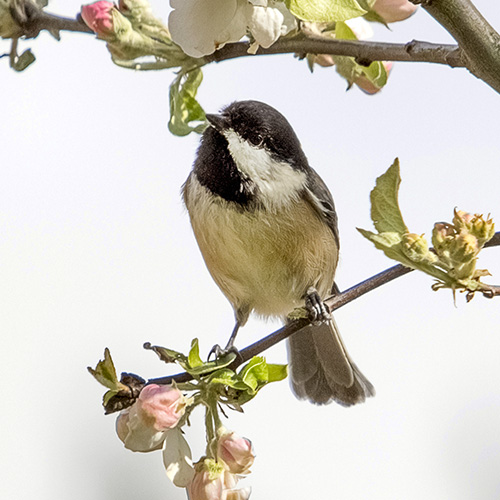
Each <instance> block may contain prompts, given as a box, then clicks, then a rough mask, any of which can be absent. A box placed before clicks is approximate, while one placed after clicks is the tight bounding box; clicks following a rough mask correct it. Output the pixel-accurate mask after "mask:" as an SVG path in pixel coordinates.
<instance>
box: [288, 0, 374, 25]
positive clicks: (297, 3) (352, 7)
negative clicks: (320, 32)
mask: <svg viewBox="0 0 500 500" xmlns="http://www.w3.org/2000/svg"><path fill="white" fill-rule="evenodd" d="M285 3H286V6H287V7H288V9H289V10H290V12H291V13H292V14H293V15H294V16H296V17H298V18H299V19H302V20H303V21H313V22H335V21H346V20H347V19H352V18H353V17H359V16H362V15H363V14H366V10H364V9H363V8H362V7H361V5H359V3H358V2H357V1H356V0H285Z"/></svg>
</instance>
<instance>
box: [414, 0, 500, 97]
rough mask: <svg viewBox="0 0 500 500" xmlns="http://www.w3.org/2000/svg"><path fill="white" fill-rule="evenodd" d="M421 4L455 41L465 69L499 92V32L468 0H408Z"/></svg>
mask: <svg viewBox="0 0 500 500" xmlns="http://www.w3.org/2000/svg"><path fill="white" fill-rule="evenodd" d="M410 1H411V2H413V3H415V4H421V5H422V8H423V9H425V10H426V11H427V12H428V13H429V14H430V15H431V16H432V17H433V18H434V19H435V20H436V21H437V22H438V23H439V24H441V25H442V26H443V27H444V28H445V29H446V30H447V31H448V32H449V33H450V35H451V36H452V37H453V38H454V39H455V40H456V41H457V42H458V45H459V47H460V49H461V51H462V56H463V61H464V62H465V66H466V67H467V69H468V70H469V71H470V72H471V73H472V74H474V75H475V76H477V77H478V78H480V79H481V80H483V81H484V82H486V83H487V84H488V85H490V86H491V87H492V88H493V89H495V90H496V91H497V92H500V35H499V34H498V33H497V32H496V31H495V30H494V29H493V27H492V26H491V25H490V24H489V23H488V21H486V19H485V18H484V17H483V16H482V15H481V13H480V12H479V11H478V10H477V8H476V7H475V6H474V4H473V3H472V2H471V1H470V0H410Z"/></svg>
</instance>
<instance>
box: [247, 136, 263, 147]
mask: <svg viewBox="0 0 500 500" xmlns="http://www.w3.org/2000/svg"><path fill="white" fill-rule="evenodd" d="M248 140H249V141H250V143H252V144H253V145H254V146H260V145H261V144H262V140H263V139H262V136H261V135H260V134H250V135H249V136H248Z"/></svg>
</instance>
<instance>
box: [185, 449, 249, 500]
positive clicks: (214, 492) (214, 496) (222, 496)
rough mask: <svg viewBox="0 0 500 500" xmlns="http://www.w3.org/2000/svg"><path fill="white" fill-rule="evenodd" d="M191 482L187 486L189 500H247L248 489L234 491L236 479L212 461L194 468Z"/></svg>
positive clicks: (207, 459) (207, 460) (206, 459)
mask: <svg viewBox="0 0 500 500" xmlns="http://www.w3.org/2000/svg"><path fill="white" fill-rule="evenodd" d="M195 470H196V472H195V474H194V477H193V480H192V481H191V482H190V483H189V485H188V486H187V494H188V498H189V500H248V498H250V493H251V489H250V488H240V489H236V488H235V486H236V483H237V482H238V477H237V476H235V475H234V474H231V473H230V472H228V471H227V470H225V469H224V467H223V466H222V465H220V464H218V463H217V462H215V461H214V460H212V459H209V458H205V459H204V460H202V461H200V462H198V463H197V464H196V466H195Z"/></svg>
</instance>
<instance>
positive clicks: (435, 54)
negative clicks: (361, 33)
mask: <svg viewBox="0 0 500 500" xmlns="http://www.w3.org/2000/svg"><path fill="white" fill-rule="evenodd" d="M249 48H250V43H249V42H237V43H228V44H227V45H225V46H224V47H222V48H221V49H219V50H217V51H216V52H214V53H213V54H211V55H209V56H206V57H205V58H204V59H205V60H207V62H221V61H225V60H228V59H235V58H237V57H244V56H250V55H251V54H249V53H248V49H249ZM290 53H292V54H300V55H303V56H305V55H306V54H331V55H336V56H349V57H354V59H355V60H356V61H357V62H359V63H360V64H363V65H365V66H366V65H368V64H370V62H372V61H406V62H429V63H437V64H446V65H448V66H451V67H453V68H456V67H463V66H464V65H465V64H464V61H463V58H462V54H461V51H460V49H459V48H458V46H457V45H446V44H438V43H429V42H421V41H418V40H413V41H411V42H408V43H406V44H404V43H386V42H371V41H366V40H334V39H326V38H320V37H312V36H307V37H306V36H305V35H300V36H297V37H295V38H280V39H279V40H278V41H277V42H275V43H274V44H273V45H271V47H269V48H267V49H264V48H262V47H260V48H259V49H258V50H257V53H256V54H257V55H271V54H290Z"/></svg>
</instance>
